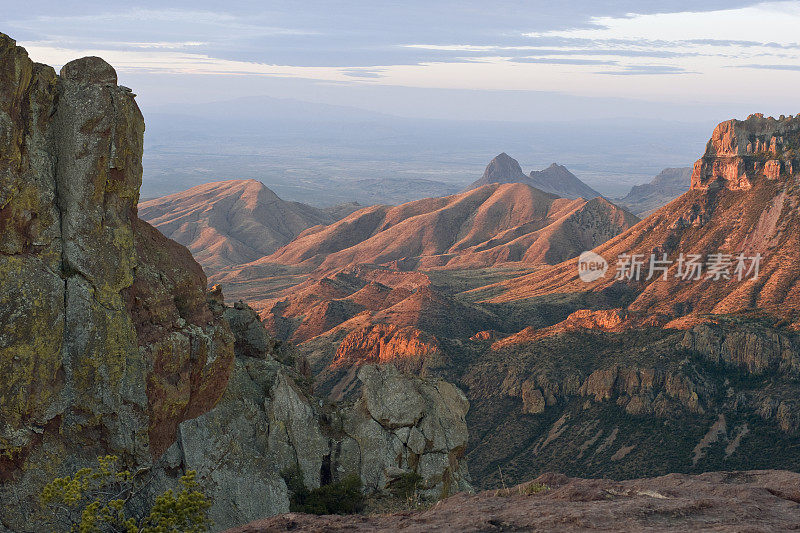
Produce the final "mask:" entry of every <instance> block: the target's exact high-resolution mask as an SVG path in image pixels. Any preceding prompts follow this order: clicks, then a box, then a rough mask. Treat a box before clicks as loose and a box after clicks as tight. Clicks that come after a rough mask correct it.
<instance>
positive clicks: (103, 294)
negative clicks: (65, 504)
mask: <svg viewBox="0 0 800 533" xmlns="http://www.w3.org/2000/svg"><path fill="white" fill-rule="evenodd" d="M0 72H2V76H0V125H1V126H2V129H0V132H1V133H2V135H1V138H0V206H2V207H0V232H1V233H2V235H3V237H4V238H3V242H2V244H0V372H1V373H2V375H3V379H2V381H0V457H2V459H0V481H2V482H9V483H8V484H6V485H4V486H3V487H2V488H0V494H1V495H2V499H3V501H4V502H6V501H11V502H18V501H20V500H24V499H25V497H26V492H27V491H28V490H29V489H30V488H31V487H34V486H35V485H36V484H37V483H36V481H37V480H39V479H41V478H42V477H47V476H52V475H53V474H54V473H57V472H60V471H61V470H60V469H61V466H62V465H64V464H70V463H71V464H73V465H74V464H75V463H81V462H82V461H84V460H87V459H89V458H92V457H95V456H97V455H99V454H103V453H115V454H118V455H120V456H121V457H123V458H125V459H126V460H131V461H135V462H137V463H140V464H147V463H148V462H149V461H151V459H152V458H155V457H158V456H159V455H160V454H161V453H163V452H164V450H166V448H167V447H168V446H169V445H170V444H171V443H172V442H173V441H174V439H175V430H176V427H177V425H178V424H179V423H180V422H181V421H183V420H186V419H188V418H191V417H193V416H197V415H198V414H200V413H201V412H203V411H205V410H207V409H209V408H211V407H213V405H214V404H215V403H216V402H217V400H218V399H219V397H220V396H221V395H222V393H223V391H224V389H225V385H226V382H227V379H228V374H229V372H230V368H231V365H232V361H233V338H232V335H231V333H230V330H229V328H228V326H227V324H226V322H225V321H224V320H222V317H221V316H219V315H218V314H215V313H213V312H212V311H211V309H210V308H209V307H208V306H207V305H206V289H205V287H206V279H205V276H204V275H203V272H202V270H201V269H200V267H199V266H198V265H197V263H196V262H195V261H194V260H193V259H192V258H191V255H190V254H189V253H188V251H187V250H185V249H184V248H183V247H181V246H179V245H177V244H176V243H174V242H171V241H169V240H167V239H166V238H165V237H163V236H162V235H161V234H160V233H158V232H157V231H156V230H154V229H153V228H152V227H150V226H148V225H147V224H145V223H143V222H141V221H140V220H139V219H138V218H137V215H136V204H137V201H138V196H139V186H140V185H141V176H142V167H141V156H142V137H143V133H144V121H143V119H142V115H141V113H140V112H139V109H138V107H137V105H136V102H135V101H134V95H132V94H131V92H130V90H129V89H126V88H124V87H119V86H117V78H116V73H115V72H114V69H113V68H112V67H111V66H110V65H108V64H107V63H105V62H104V61H103V60H101V59H99V58H84V59H80V60H77V61H73V62H71V63H68V64H67V65H65V66H64V68H63V69H62V70H61V74H60V76H57V75H56V73H55V71H54V70H53V69H52V68H50V67H47V66H44V65H39V64H35V63H33V62H32V61H30V59H29V58H28V56H27V53H26V52H25V50H24V49H22V48H19V47H16V46H15V43H14V41H12V40H11V39H9V38H8V37H6V36H2V35H0ZM6 498H8V499H6ZM3 507H4V508H6V509H5V510H4V511H3V512H6V511H10V509H9V506H6V505H4V506H3Z"/></svg>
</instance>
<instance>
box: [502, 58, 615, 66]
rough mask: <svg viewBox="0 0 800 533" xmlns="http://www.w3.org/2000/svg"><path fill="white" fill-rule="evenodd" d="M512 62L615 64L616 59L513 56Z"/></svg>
mask: <svg viewBox="0 0 800 533" xmlns="http://www.w3.org/2000/svg"><path fill="white" fill-rule="evenodd" d="M510 61H511V62H513V63H541V64H545V65H617V64H619V63H618V62H617V61H610V60H606V59H575V58H555V57H515V58H513V59H511V60H510Z"/></svg>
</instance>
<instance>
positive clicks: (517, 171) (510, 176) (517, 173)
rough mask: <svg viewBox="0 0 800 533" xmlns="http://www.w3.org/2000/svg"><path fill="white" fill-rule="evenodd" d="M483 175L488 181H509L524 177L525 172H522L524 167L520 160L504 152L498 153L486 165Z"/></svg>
mask: <svg viewBox="0 0 800 533" xmlns="http://www.w3.org/2000/svg"><path fill="white" fill-rule="evenodd" d="M483 177H484V178H485V179H486V180H488V181H486V183H493V182H502V183H508V182H509V181H517V180H519V179H524V178H525V173H524V172H522V167H520V166H519V162H518V161H517V160H516V159H514V158H513V157H511V156H509V155H508V154H507V153H505V152H503V153H501V154H498V155H497V156H496V157H495V158H494V159H492V161H491V162H490V163H489V164H488V165H487V166H486V171H485V172H484V173H483Z"/></svg>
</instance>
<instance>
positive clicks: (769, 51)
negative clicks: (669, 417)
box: [0, 0, 800, 121]
mask: <svg viewBox="0 0 800 533" xmlns="http://www.w3.org/2000/svg"><path fill="white" fill-rule="evenodd" d="M2 18H3V19H4V21H3V22H2V24H0V31H2V32H3V33H7V34H8V35H10V36H11V37H13V38H15V39H16V40H17V41H18V43H19V44H20V45H22V46H24V47H25V48H26V49H27V50H28V52H29V54H30V55H31V57H32V58H33V59H35V60H37V61H40V62H44V63H48V64H51V65H54V66H56V67H60V66H61V65H63V64H64V63H65V62H67V61H69V60H71V59H74V58H77V57H81V56H85V55H99V56H101V57H103V58H105V59H106V60H108V61H109V62H110V63H112V64H113V65H114V66H115V67H116V68H117V71H118V72H119V76H120V83H122V84H124V85H128V86H130V87H132V88H134V90H135V92H136V93H138V94H139V102H140V105H142V107H143V109H144V110H147V109H163V108H165V107H169V106H171V105H177V104H186V103H191V104H197V103H203V102H213V101H220V100H226V99H230V98H239V97H248V96H258V95H264V96H270V97H278V98H295V99H298V100H303V101H309V102H317V103H328V104H337V105H347V106H354V107H359V108H362V109H368V110H370V111H377V112H381V113H387V114H396V115H400V116H408V117H432V118H447V119H469V120H476V119H477V120H500V121H503V120H520V121H525V120H536V119H541V120H557V119H559V118H563V119H567V120H570V119H575V118H578V117H582V116H591V117H594V118H603V117H626V116H629V117H639V118H641V117H645V118H658V119H663V120H694V119H697V120H707V119H708V120H710V119H712V118H718V119H720V120H722V119H724V118H730V116H737V117H739V118H744V116H746V115H747V114H749V113H750V112H764V113H766V114H775V115H778V114H787V115H788V114H795V113H798V112H800V102H799V101H798V98H797V92H798V91H797V89H798V87H800V32H798V28H800V1H779V2H752V1H739V0H724V1H716V0H714V1H683V0H678V1H669V0H663V1H653V0H636V1H633V0H620V1H602V0H600V1H597V0H593V1H589V0H578V1H569V0H564V1H561V2H553V1H552V0H548V1H514V0H498V1H493V2H486V1H480V2H477V1H472V0H461V1H449V0H448V1H438V2H437V1H430V0H428V1H420V0H406V1H404V2H385V1H379V0H378V1H370V2H342V1H338V2H335V1H322V0H310V1H304V2H274V1H264V2H238V1H235V0H232V1H226V2H218V1H214V2H210V1H207V0H196V1H192V2H163V1H161V2H156V1H152V0H144V1H137V2H131V1H126V2H116V1H114V0H107V1H102V2H95V1H85V2H79V3H78V2H68V1H63V0H61V1H36V0H34V1H33V2H26V3H23V2H14V3H13V4H11V5H6V6H4V7H3V15H2Z"/></svg>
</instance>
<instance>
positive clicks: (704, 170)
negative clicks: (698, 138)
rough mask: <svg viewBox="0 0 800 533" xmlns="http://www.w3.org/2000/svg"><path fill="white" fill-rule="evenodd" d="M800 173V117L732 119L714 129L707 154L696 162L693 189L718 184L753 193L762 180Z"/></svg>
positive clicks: (761, 116)
mask: <svg viewBox="0 0 800 533" xmlns="http://www.w3.org/2000/svg"><path fill="white" fill-rule="evenodd" d="M798 172H800V115H798V116H797V117H791V116H790V117H784V116H781V117H780V118H779V119H775V118H773V117H769V118H765V117H764V115H762V114H760V113H758V114H755V115H750V116H749V117H747V120H729V121H727V122H723V123H722V124H720V125H719V126H717V127H716V129H715V130H714V133H713V135H712V136H711V140H710V141H708V145H707V146H706V153H705V154H704V155H703V157H702V158H701V159H700V160H699V161H697V163H695V166H694V172H692V189H708V188H709V187H712V186H713V184H715V183H717V182H718V184H719V185H720V186H723V187H726V188H728V189H731V190H749V189H751V188H752V187H753V185H754V183H755V182H756V181H757V180H759V179H769V180H777V179H780V178H781V176H792V175H794V174H797V173H798Z"/></svg>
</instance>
